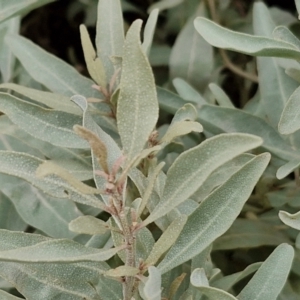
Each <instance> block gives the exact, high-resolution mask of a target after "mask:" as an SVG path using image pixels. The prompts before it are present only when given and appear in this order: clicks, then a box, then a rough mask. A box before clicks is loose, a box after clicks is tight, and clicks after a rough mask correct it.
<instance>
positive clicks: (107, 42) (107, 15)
mask: <svg viewBox="0 0 300 300" xmlns="http://www.w3.org/2000/svg"><path fill="white" fill-rule="evenodd" d="M96 31H97V33H96V48H97V54H98V57H99V58H100V59H101V61H102V63H103V66H104V69H105V71H106V78H107V80H108V82H109V81H110V79H111V77H112V76H113V74H114V73H115V71H116V70H117V69H118V68H119V66H118V65H117V66H114V65H113V63H112V61H111V58H112V57H113V56H119V57H122V52H123V51H122V49H123V44H124V27H123V17H122V9H121V3H120V0H110V1H106V0H100V1H99V2H98V18H97V25H96ZM74 94H83V95H84V93H82V92H78V93H74Z"/></svg>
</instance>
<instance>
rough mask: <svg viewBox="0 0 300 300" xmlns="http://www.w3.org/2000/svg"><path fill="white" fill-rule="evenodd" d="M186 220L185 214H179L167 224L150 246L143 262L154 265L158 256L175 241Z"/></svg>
mask: <svg viewBox="0 0 300 300" xmlns="http://www.w3.org/2000/svg"><path fill="white" fill-rule="evenodd" d="M186 221H187V216H186V215H181V216H180V217H179V218H177V219H175V220H174V221H173V222H172V223H171V224H170V225H169V227H168V228H167V229H166V230H165V231H164V232H163V234H162V235H161V236H160V238H159V239H158V240H157V242H156V243H155V245H154V246H153V247H152V249H151V252H150V254H149V256H148V257H147V259H146V261H145V264H148V265H155V264H156V263H157V261H158V260H159V259H160V257H161V256H162V255H163V254H164V253H165V252H167V251H168V250H169V249H170V248H171V246H172V245H173V244H174V243H175V241H176V240H177V238H178V236H179V234H180V232H181V231H182V229H183V226H184V225H185V223H186Z"/></svg>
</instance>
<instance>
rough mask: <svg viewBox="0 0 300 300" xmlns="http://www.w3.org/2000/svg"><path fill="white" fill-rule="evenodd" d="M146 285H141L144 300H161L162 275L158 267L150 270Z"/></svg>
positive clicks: (140, 289)
mask: <svg viewBox="0 0 300 300" xmlns="http://www.w3.org/2000/svg"><path fill="white" fill-rule="evenodd" d="M148 273H149V276H148V279H147V281H146V283H145V284H144V285H143V286H141V285H139V291H140V294H141V296H142V297H143V299H144V300H161V273H160V271H159V270H158V269H157V268H156V267H153V266H151V267H149V268H148Z"/></svg>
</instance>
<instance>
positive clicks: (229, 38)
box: [194, 17, 300, 60]
mask: <svg viewBox="0 0 300 300" xmlns="http://www.w3.org/2000/svg"><path fill="white" fill-rule="evenodd" d="M194 25H195V27H196V30H197V31H198V32H199V34H200V35H201V36H202V37H203V38H204V39H205V40H206V41H207V42H209V43H210V44H211V45H213V46H215V47H219V48H222V49H227V50H232V51H237V52H241V53H245V54H248V55H254V56H275V57H286V58H293V59H298V60H299V59H300V51H299V50H298V49H297V48H296V47H295V46H294V45H291V44H289V43H286V42H283V41H279V40H274V39H271V38H268V37H263V36H254V35H250V34H245V33H240V32H235V31H232V30H229V29H226V28H224V27H222V26H220V25H218V24H216V23H214V22H212V21H210V20H208V19H205V18H201V17H198V18H196V20H195V21H194Z"/></svg>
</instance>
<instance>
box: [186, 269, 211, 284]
mask: <svg viewBox="0 0 300 300" xmlns="http://www.w3.org/2000/svg"><path fill="white" fill-rule="evenodd" d="M190 281H191V284H192V285H193V286H195V287H203V286H206V287H208V286H209V283H208V279H207V277H206V274H205V270H204V269H203V268H197V269H195V270H193V272H192V274H191V278H190Z"/></svg>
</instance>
